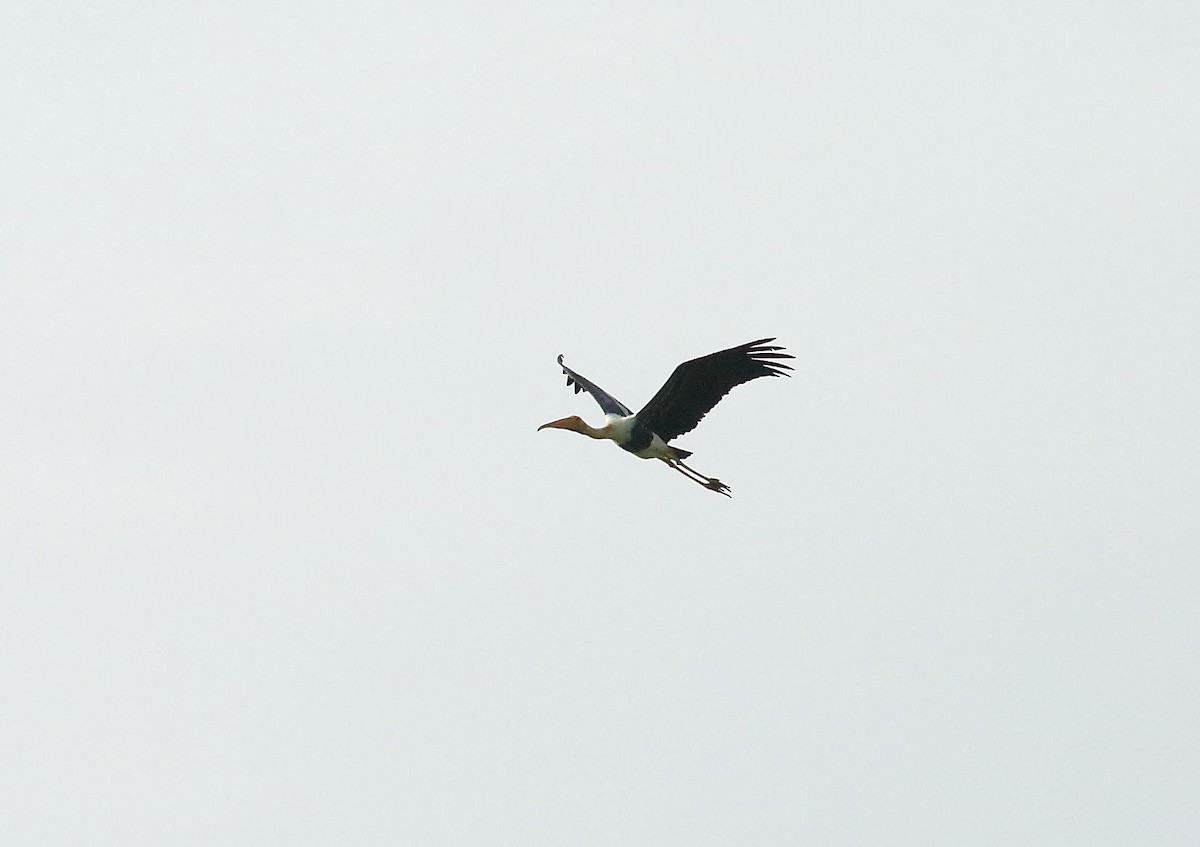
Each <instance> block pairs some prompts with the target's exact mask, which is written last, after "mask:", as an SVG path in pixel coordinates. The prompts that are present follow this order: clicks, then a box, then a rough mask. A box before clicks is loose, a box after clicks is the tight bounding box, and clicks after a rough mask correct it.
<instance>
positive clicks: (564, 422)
mask: <svg viewBox="0 0 1200 847" xmlns="http://www.w3.org/2000/svg"><path fill="white" fill-rule="evenodd" d="M543 429H569V430H571V431H572V432H587V424H585V423H584V422H583V418H581V417H579V415H571V417H569V418H561V419H559V420H557V421H550V423H544V424H542V425H541V426H539V427H538V432H541V431H542V430H543Z"/></svg>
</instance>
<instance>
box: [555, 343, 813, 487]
mask: <svg viewBox="0 0 1200 847" xmlns="http://www.w3.org/2000/svg"><path fill="white" fill-rule="evenodd" d="M774 340H775V339H774V338H760V339H759V340H758V341H751V342H750V343H749V344H743V345H741V346H740V347H731V348H729V349H728V350H721V351H720V352H717V353H710V354H709V355H707V356H701V357H700V358H698V359H692V360H691V361H688V362H684V363H683V364H682V365H680V366H679V367H677V368H676V369H675V371H674V372H673V373H672V374H671V378H670V379H668V380H667V381H666V382H665V383H663V387H662V388H660V389H658V393H657V394H655V395H654V396H653V397H651V398H650V402H649V403H647V404H646V405H645V406H644V407H642V410H641V411H640V412H638V413H637V414H636V415H635V414H634V413H633V412H632V411H630V409H629V407H628V406H626V405H625V404H624V403H622V402H621V401H620V400H618V399H617V398H616V397H613V396H612V395H611V394H609V393H608V392H607V391H605V390H604V389H603V388H600V387H599V386H598V385H596V384H595V383H594V382H591V381H590V380H588V379H585V378H584V377H582V376H580V375H579V374H577V373H575V371H573V370H571V369H570V368H568V367H567V366H566V365H564V364H563V357H562V355H561V354H560V355H559V357H558V364H559V365H561V366H562V369H563V373H564V374H566V375H567V385H568V386H574V387H575V393H576V394H578V393H579V392H580V391H586V392H587V393H588V394H590V395H592V397H593V398H594V399H595V401H596V402H597V403H598V404H600V408H601V409H602V410H603V411H604V425H603V426H600V427H593V426H589V425H588V424H586V423H585V422H584V421H583V419H582V418H580V417H579V416H578V415H571V416H570V417H569V418H562V419H561V420H557V421H550V423H546V424H542V425H541V426H539V427H538V430H539V431H540V430H543V429H547V428H551V429H567V430H570V431H571V432H578V433H580V434H581V435H586V436H588V437H589V438H597V439H599V438H606V439H608V440H609V441H615V442H616V444H617V446H618V447H620V448H621V449H623V450H628V451H629V452H630V453H632V454H633V455H635V456H637V457H639V458H642V459H659V460H661V461H663V462H666V464H667V465H668V466H670V467H672V468H674V469H675V470H677V471H679V472H680V473H681V474H683V475H684V476H686V477H687V478H688V479H690V480H692V481H693V482H696V483H699V484H700V485H702V486H704V487H705V488H707V489H708V490H709V491H716V492H717V493H718V494H724V495H725V496H726V497H731V496H732V495H731V494H730V493H729V490H730V489H729V486H728V485H726V484H725V483H723V482H721V480H719V479H716V478H714V477H708V476H705V475H704V474H702V473H700V472H698V471H696V470H693V469H692V468H690V467H688V466H687V465H685V464H684V463H683V460H684V459H686V458H688V457H689V456H691V455H692V454H691V452H690V451H688V450H681V449H680V448H678V447H672V446H671V445H670V444H668V443H667V442H668V441H670V440H671V439H672V438H677V437H679V436H680V435H683V434H684V433H685V432H691V431H692V430H693V429H695V427H696V425H697V424H698V423H700V421H701V420H703V419H704V416H705V415H707V414H708V413H709V412H710V411H711V410H712V408H713V406H716V405H717V403H719V402H720V401H721V398H722V397H724V396H725V395H726V394H728V393H729V392H730V391H731V390H732V389H733V388H734V387H736V386H738V385H741V384H742V383H743V382H749V381H750V380H752V379H758V378H759V377H760V376H791V374H788V373H786V371H790V370H791V369H792V367H791V365H785V364H784V363H783V362H780V361H778V360H779V359H794V358H795V356H792V355H790V354H788V353H785V352H782V351H783V349H784V348H782V347H772V346H769V345H770V343H771V342H772V341H774Z"/></svg>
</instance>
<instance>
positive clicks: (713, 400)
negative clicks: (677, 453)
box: [637, 338, 796, 441]
mask: <svg viewBox="0 0 1200 847" xmlns="http://www.w3.org/2000/svg"><path fill="white" fill-rule="evenodd" d="M774 340H775V339H774V338H760V339H759V340H758V341H751V342H750V343H749V344H743V345H742V346H740V347H731V348H730V349H728V350H722V351H720V352H719V353H710V354H709V355H707V356H701V357H700V358H699V359H692V360H691V361H690V362H684V363H683V364H682V365H680V366H679V367H677V368H676V369H675V372H674V373H672V374H671V378H670V379H668V380H667V381H666V382H665V383H664V384H663V387H662V388H660V389H658V393H657V394H655V395H654V396H653V397H651V398H650V402H649V403H647V404H646V406H645V408H643V409H642V410H641V411H640V412H638V414H637V416H638V420H639V421H644V422H645V423H647V424H648V425H649V426H650V429H651V431H652V432H654V433H656V434H657V435H658V436H659V438H661V439H662V440H663V441H670V440H671V439H672V438H676V437H678V436H680V435H683V434H684V433H685V432H691V431H692V430H693V429H695V427H696V424H698V423H700V421H701V420H703V419H704V416H705V415H706V414H708V413H709V411H710V410H711V409H712V407H713V406H715V405H717V403H719V402H720V401H721V398H722V397H724V396H725V395H726V394H728V393H729V392H730V390H732V389H733V388H734V387H735V386H738V385H741V384H742V383H743V382H749V381H750V380H752V379H758V378H759V377H760V376H791V374H787V373H784V371H785V370H787V371H790V370H791V369H792V367H791V365H785V364H783V363H782V362H778V361H774V360H776V359H794V358H796V357H795V356H792V355H790V354H788V353H781V352H779V351H781V350H783V348H782V347H768V346H766V345H768V344H769V343H770V342H772V341H774Z"/></svg>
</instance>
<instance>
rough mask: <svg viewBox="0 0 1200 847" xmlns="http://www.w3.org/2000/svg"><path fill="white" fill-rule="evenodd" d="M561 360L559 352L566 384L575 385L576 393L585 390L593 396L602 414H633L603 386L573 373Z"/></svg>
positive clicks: (559, 361) (559, 356) (560, 355)
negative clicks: (602, 411)
mask: <svg viewBox="0 0 1200 847" xmlns="http://www.w3.org/2000/svg"><path fill="white" fill-rule="evenodd" d="M562 360H563V357H562V353H559V354H558V363H559V364H560V365H562V369H563V373H565V374H566V375H567V385H573V386H575V393H576V394H578V393H579V392H580V391H586V392H587V393H588V394H590V395H592V396H593V397H595V398H596V402H597V403H599V404H600V408H601V409H603V410H604V414H606V415H622V416H628V415H632V414H633V412H631V411H630V410H629V408H628V407H627V406H626V405H625V404H624V403H622V402H621V401H620V400H618V399H617V398H616V397H613V396H612V395H611V394H609V393H608V392H607V391H605V390H604V389H603V388H601V387H600V386H598V385H596V383H594V382H591V381H590V380H587V379H584V378H583V377H581V376H580V375H579V374H577V373H575V371H573V370H571V369H570V368H568V367H567V366H566V365H563V362H562Z"/></svg>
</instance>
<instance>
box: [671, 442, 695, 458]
mask: <svg viewBox="0 0 1200 847" xmlns="http://www.w3.org/2000/svg"><path fill="white" fill-rule="evenodd" d="M667 449H668V450H670V451H671V458H672V459H686V458H687V457H688V456H690V455H692V451H691V450H681V449H680V448H678V447H671V446H670V445H668V446H667Z"/></svg>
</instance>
